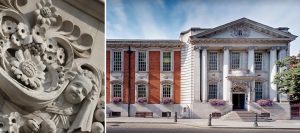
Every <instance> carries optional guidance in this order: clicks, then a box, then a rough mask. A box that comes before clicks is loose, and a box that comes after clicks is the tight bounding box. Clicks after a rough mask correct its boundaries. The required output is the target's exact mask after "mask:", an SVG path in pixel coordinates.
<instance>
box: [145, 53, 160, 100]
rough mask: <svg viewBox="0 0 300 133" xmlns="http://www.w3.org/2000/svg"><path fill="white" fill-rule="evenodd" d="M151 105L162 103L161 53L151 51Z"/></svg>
mask: <svg viewBox="0 0 300 133" xmlns="http://www.w3.org/2000/svg"><path fill="white" fill-rule="evenodd" d="M148 87H149V88H148V89H149V103H150V104H159V103H160V51H149V86H148Z"/></svg>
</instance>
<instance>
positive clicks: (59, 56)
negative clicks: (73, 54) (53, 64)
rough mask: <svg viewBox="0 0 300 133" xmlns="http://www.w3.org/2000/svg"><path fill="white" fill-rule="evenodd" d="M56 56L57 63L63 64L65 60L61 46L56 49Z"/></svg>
mask: <svg viewBox="0 0 300 133" xmlns="http://www.w3.org/2000/svg"><path fill="white" fill-rule="evenodd" d="M56 56H57V57H56V58H57V60H58V64H60V65H61V64H63V63H64V62H65V53H64V49H63V48H59V49H58V50H57V54H56Z"/></svg>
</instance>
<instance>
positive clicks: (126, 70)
mask: <svg viewBox="0 0 300 133" xmlns="http://www.w3.org/2000/svg"><path fill="white" fill-rule="evenodd" d="M128 59H129V55H128V53H127V51H124V63H123V65H124V66H123V67H124V83H123V96H124V97H123V98H124V100H123V101H124V102H123V103H127V104H128V73H129V69H130V77H131V78H130V82H131V84H130V92H131V97H130V98H131V102H130V103H132V104H134V103H135V52H134V51H133V52H132V53H131V54H130V61H131V62H130V68H128V63H129V62H128Z"/></svg>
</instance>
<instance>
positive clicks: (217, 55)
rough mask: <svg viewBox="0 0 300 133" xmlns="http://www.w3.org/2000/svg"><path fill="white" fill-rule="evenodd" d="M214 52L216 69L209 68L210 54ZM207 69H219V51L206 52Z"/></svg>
mask: <svg viewBox="0 0 300 133" xmlns="http://www.w3.org/2000/svg"><path fill="white" fill-rule="evenodd" d="M212 53H213V54H216V61H215V62H216V64H215V65H216V69H211V55H212ZM207 60H208V70H210V71H218V70H219V53H218V52H217V51H209V52H208V59H207Z"/></svg>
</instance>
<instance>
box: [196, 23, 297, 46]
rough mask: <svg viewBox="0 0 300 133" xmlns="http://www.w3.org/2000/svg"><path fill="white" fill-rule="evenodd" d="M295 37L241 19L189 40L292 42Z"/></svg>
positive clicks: (276, 29)
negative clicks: (231, 39) (277, 40)
mask: <svg viewBox="0 0 300 133" xmlns="http://www.w3.org/2000/svg"><path fill="white" fill-rule="evenodd" d="M296 37H297V36H295V35H292V34H290V33H289V32H287V31H286V32H285V31H283V30H282V29H281V30H279V29H278V28H272V27H269V26H267V25H263V24H261V23H258V22H255V21H252V20H249V19H247V18H241V19H239V20H236V21H233V22H230V23H227V24H224V25H221V26H218V27H215V28H212V29H209V30H206V31H204V32H201V33H199V34H196V35H194V36H191V40H192V41H193V40H200V39H208V38H212V39H224V38H226V39H228V38H237V39H241V38H249V39H255V38H256V39H261V38H263V39H281V38H282V39H285V40H290V41H292V40H294V39H295V38H296Z"/></svg>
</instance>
